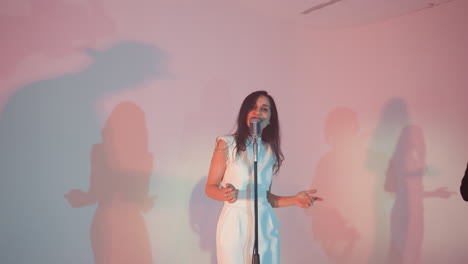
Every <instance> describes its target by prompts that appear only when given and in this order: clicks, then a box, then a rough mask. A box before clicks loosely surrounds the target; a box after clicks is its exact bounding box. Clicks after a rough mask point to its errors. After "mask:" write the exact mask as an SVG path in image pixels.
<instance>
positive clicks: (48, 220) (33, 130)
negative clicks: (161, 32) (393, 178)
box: [0, 42, 168, 263]
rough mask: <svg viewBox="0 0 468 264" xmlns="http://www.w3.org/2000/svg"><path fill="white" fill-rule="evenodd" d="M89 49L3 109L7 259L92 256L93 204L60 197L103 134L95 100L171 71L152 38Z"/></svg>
mask: <svg viewBox="0 0 468 264" xmlns="http://www.w3.org/2000/svg"><path fill="white" fill-rule="evenodd" d="M88 54H89V55H90V56H91V57H92V58H93V59H94V61H93V62H92V64H90V65H89V66H88V67H87V68H86V69H84V70H83V71H81V72H78V73H73V74H67V75H64V76H62V77H59V78H55V79H51V80H44V81H39V82H35V83H32V84H30V85H28V86H26V87H24V88H21V89H20V90H19V91H18V92H17V93H16V94H14V95H13V96H12V97H11V99H10V100H9V101H8V103H7V105H6V107H5V108H4V111H3V112H2V113H1V115H0V146H1V149H0V175H2V184H1V186H0V189H1V191H0V206H1V209H2V222H1V223H0V231H1V233H2V234H4V235H2V236H1V238H0V241H1V244H2V247H1V251H2V252H1V254H0V255H1V256H2V260H6V261H5V263H8V261H9V260H10V259H11V260H12V259H14V260H15V261H14V262H16V263H33V262H36V263H37V262H39V263H71V262H73V261H72V260H70V254H72V253H71V252H69V249H70V248H75V249H76V250H77V251H78V252H75V253H73V254H77V255H79V256H82V257H83V258H84V259H87V258H91V252H87V251H86V250H85V249H87V248H88V244H87V243H89V242H87V241H86V240H87V238H86V236H85V235H84V234H86V229H87V228H88V226H87V225H85V223H88V221H89V219H88V218H87V215H90V214H91V213H92V212H91V211H90V210H91V209H89V213H88V214H86V213H85V212H86V211H81V212H80V213H78V212H77V213H73V212H69V211H68V210H67V208H68V206H67V204H66V203H65V201H64V200H63V199H57V198H58V197H63V194H64V193H65V192H66V190H67V189H69V188H70V187H71V186H81V185H85V184H81V183H82V182H84V181H83V175H88V174H89V164H90V162H89V152H90V146H92V144H93V143H95V142H97V141H99V140H100V137H99V130H100V129H99V127H100V125H99V122H98V121H99V120H98V119H97V114H96V105H97V101H98V100H99V99H102V98H103V97H104V96H106V95H111V94H112V93H115V92H118V91H123V90H124V89H130V88H132V87H134V86H135V85H138V84H139V83H141V82H143V81H145V80H149V79H158V78H159V79H161V78H166V76H167V75H168V74H167V70H166V65H167V55H166V54H165V52H164V51H162V50H161V49H159V48H158V47H155V46H151V45H146V44H141V43H135V42H125V43H120V44H118V45H115V46H113V47H110V48H109V49H107V50H103V51H96V50H88ZM46 205H47V206H46ZM80 235H82V236H83V237H81V238H78V237H79V236H80ZM31 237H33V238H34V239H31ZM70 237H75V238H76V239H74V240H70V239H69V238H70ZM19 249H23V250H24V251H26V252H27V254H19V253H18V252H17V251H18V250H19ZM86 256H88V257H86ZM76 261H78V262H79V260H76ZM2 262H3V261H2ZM81 263H82V262H81Z"/></svg>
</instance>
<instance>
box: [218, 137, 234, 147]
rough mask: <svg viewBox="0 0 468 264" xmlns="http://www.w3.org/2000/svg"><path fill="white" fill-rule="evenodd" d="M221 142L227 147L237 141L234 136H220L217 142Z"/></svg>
mask: <svg viewBox="0 0 468 264" xmlns="http://www.w3.org/2000/svg"><path fill="white" fill-rule="evenodd" d="M220 140H222V141H224V142H226V144H227V145H232V143H233V142H234V141H235V139H234V136H232V135H226V136H219V137H217V138H216V142H219V141H220Z"/></svg>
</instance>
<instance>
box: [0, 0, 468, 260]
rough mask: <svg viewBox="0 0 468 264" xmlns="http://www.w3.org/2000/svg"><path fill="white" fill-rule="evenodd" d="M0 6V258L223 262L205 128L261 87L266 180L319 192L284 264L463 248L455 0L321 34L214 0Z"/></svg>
mask: <svg viewBox="0 0 468 264" xmlns="http://www.w3.org/2000/svg"><path fill="white" fill-rule="evenodd" d="M0 9H2V10H3V11H2V12H1V13H0V21H2V22H1V23H0V29H1V31H2V35H3V36H4V38H3V39H5V41H4V42H2V44H1V45H2V46H1V48H0V53H2V57H3V58H4V60H3V61H2V63H0V76H1V77H2V78H0V79H1V81H0V111H1V112H0V145H1V146H2V147H1V150H0V157H1V159H0V174H1V175H2V184H1V185H0V186H1V187H0V190H1V191H0V201H1V202H0V206H1V207H0V209H1V210H2V221H1V223H0V231H1V233H2V234H4V235H2V236H0V237H1V238H0V240H1V244H2V245H6V246H2V247H1V251H0V262H2V263H20V262H21V263H30V262H32V261H34V262H36V263H93V261H94V260H96V263H99V262H98V261H97V260H98V259H103V261H104V263H106V261H109V259H112V258H115V257H116V253H120V254H121V256H124V257H118V259H119V260H120V261H122V262H123V263H125V257H126V258H129V259H134V258H135V256H136V255H132V254H134V253H135V252H138V253H139V254H137V255H138V256H143V257H142V259H140V260H139V261H140V263H146V262H148V263H151V262H152V263H183V262H187V261H190V262H193V263H210V261H211V263H215V262H214V257H215V256H214V251H213V250H214V237H213V236H214V230H215V228H216V226H215V225H216V220H217V214H218V210H219V203H216V202H213V201H211V200H209V199H208V198H206V197H205V196H204V193H203V185H204V181H205V177H206V174H207V171H208V166H209V161H210V157H211V152H212V149H213V147H214V139H215V137H216V136H218V135H221V134H227V133H229V132H231V131H232V128H233V125H234V122H235V118H236V113H237V111H238V107H239V106H240V103H241V101H242V99H243V98H244V97H245V96H246V95H247V94H248V93H250V92H251V91H253V90H258V89H266V90H268V91H269V92H270V93H271V94H272V95H273V96H274V97H275V99H276V103H277V105H278V108H279V111H280V116H281V124H282V134H283V151H284V154H285V156H286V161H285V162H284V166H283V167H282V169H281V174H280V175H279V176H278V177H277V178H276V179H275V181H274V185H273V192H274V193H277V194H281V195H289V194H294V193H296V192H297V191H299V190H302V189H306V188H310V187H314V188H318V189H319V193H320V194H321V195H322V196H323V197H324V199H325V201H323V202H322V203H321V204H317V205H316V206H315V207H314V208H312V209H309V210H306V211H304V210H302V209H299V208H281V209H278V210H276V212H277V214H278V216H279V219H280V224H281V235H282V259H283V262H284V263H309V262H312V261H314V263H385V260H389V261H390V262H391V263H442V262H447V263H465V262H466V259H468V256H466V253H465V252H466V250H465V249H464V247H463V246H462V245H463V242H464V241H463V239H464V238H465V237H467V236H468V233H467V232H468V231H467V232H465V228H464V225H463V222H464V219H463V218H464V217H468V213H465V209H466V206H467V205H466V204H465V202H463V201H462V200H461V197H460V196H459V194H458V193H457V192H458V186H459V184H460V180H461V177H462V174H463V171H464V168H465V166H466V161H467V159H466V157H467V156H468V141H467V140H466V139H465V138H464V137H463V136H464V135H465V134H466V132H465V131H467V130H468V122H466V116H468V107H467V106H466V103H465V102H464V100H466V99H465V98H467V97H468V89H466V86H467V84H468V79H467V77H466V74H465V73H464V69H466V68H468V65H467V64H468V53H467V52H466V51H465V47H466V46H468V45H467V44H468V43H467V42H468V34H467V33H466V30H465V25H466V24H467V22H468V21H467V18H466V16H465V14H466V11H467V9H468V5H467V3H466V1H461V0H458V1H452V2H450V3H448V4H445V5H441V6H437V7H434V8H431V9H427V10H423V11H420V12H417V13H413V14H409V15H405V16H402V17H398V18H395V19H391V20H386V21H382V22H379V23H375V24H370V25H365V26H360V27H352V28H339V29H336V28H335V29H323V30H317V29H311V28H307V27H305V26H301V25H298V24H294V23H285V22H283V21H280V20H279V19H278V20H277V19H275V18H274V17H272V16H268V15H265V16H264V15H263V14H259V13H258V10H254V9H248V8H247V6H246V5H241V4H238V3H227V2H223V3H221V2H219V1H214V0H203V1H197V2H196V3H195V2H192V1H169V0H167V1H166V0H161V1H145V0H140V1H137V2H135V1H132V3H130V2H128V1H104V0H102V1H85V2H82V1H74V0H67V1H60V0H48V1H40V3H39V2H37V3H36V1H34V3H33V1H23V2H20V1H5V2H3V3H2V6H1V8H0ZM131 124H133V125H131ZM131 142H133V143H135V144H136V143H138V144H137V145H138V146H139V147H138V148H137V147H135V149H134V150H133V152H132V153H133V154H132V155H129V154H128V153H126V152H125V151H121V149H122V148H128V147H127V146H129V145H134V144H132V143H131ZM106 153H107V154H106ZM136 156H138V157H142V158H139V159H134V157H136ZM116 160H119V162H115V161H116ZM139 161H141V162H140V163H139ZM143 161H144V162H143ZM148 162H150V163H148ZM151 163H152V165H151ZM116 164H120V165H116ZM121 164H124V165H125V166H123V165H121ZM134 176H138V177H134ZM441 187H447V188H446V189H439V188H441ZM71 190H74V191H71ZM79 190H81V191H79ZM434 190H435V191H434ZM452 192H454V193H452ZM112 193H119V195H117V196H118V197H119V199H118V200H112V199H109V197H110V196H112V195H111V194H112ZM65 194H67V195H66V197H64V195H65ZM156 196H157V197H156ZM431 196H432V198H430V197H431ZM112 197H115V196H112ZM152 200H153V201H154V204H153V207H151V206H150V205H151V201H152ZM74 207H80V208H79V209H75V208H74ZM407 209H409V210H407ZM133 227H134V228H133ZM109 228H110V229H109ZM112 228H113V229H115V230H119V233H118V234H119V236H120V237H127V238H131V239H132V243H129V242H128V240H124V239H117V238H115V237H114V238H113V239H114V240H115V239H117V240H116V241H113V240H112V239H111V240H107V239H110V238H109V236H108V234H109V232H111V233H112ZM110 241H113V243H110ZM125 241H127V242H125ZM391 241H394V243H392V242H391ZM111 244H112V245H116V247H107V246H108V245H111ZM135 245H139V246H138V250H137V249H135V250H122V249H123V248H125V249H128V248H132V246H135ZM304 245H307V249H305V247H304ZM441 245H444V246H441ZM119 247H120V249H119ZM93 251H94V254H95V256H96V257H93ZM116 263H118V261H117V262H116Z"/></svg>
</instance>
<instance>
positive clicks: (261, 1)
mask: <svg viewBox="0 0 468 264" xmlns="http://www.w3.org/2000/svg"><path fill="white" fill-rule="evenodd" d="M450 1H453V0H241V1H240V2H242V4H244V5H245V6H248V7H249V8H253V9H255V10H257V11H258V12H261V13H263V14H264V15H267V16H274V17H277V18H279V19H283V20H288V21H291V22H294V23H300V24H305V25H310V26H313V27H325V28H330V27H350V26H357V25H363V24H367V23H374V22H377V21H380V20H386V19H390V18H394V17H398V16H401V15H405V14H409V13H412V12H417V11H419V10H423V9H426V8H431V7H434V6H437V5H440V4H444V3H447V2H450ZM459 1H464V0H459Z"/></svg>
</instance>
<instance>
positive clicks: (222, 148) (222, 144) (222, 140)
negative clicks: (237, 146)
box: [214, 137, 229, 162]
mask: <svg viewBox="0 0 468 264" xmlns="http://www.w3.org/2000/svg"><path fill="white" fill-rule="evenodd" d="M214 151H215V152H217V151H219V152H223V153H224V155H225V157H226V162H227V161H229V140H228V139H227V138H226V137H217V138H216V144H215V149H214Z"/></svg>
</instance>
